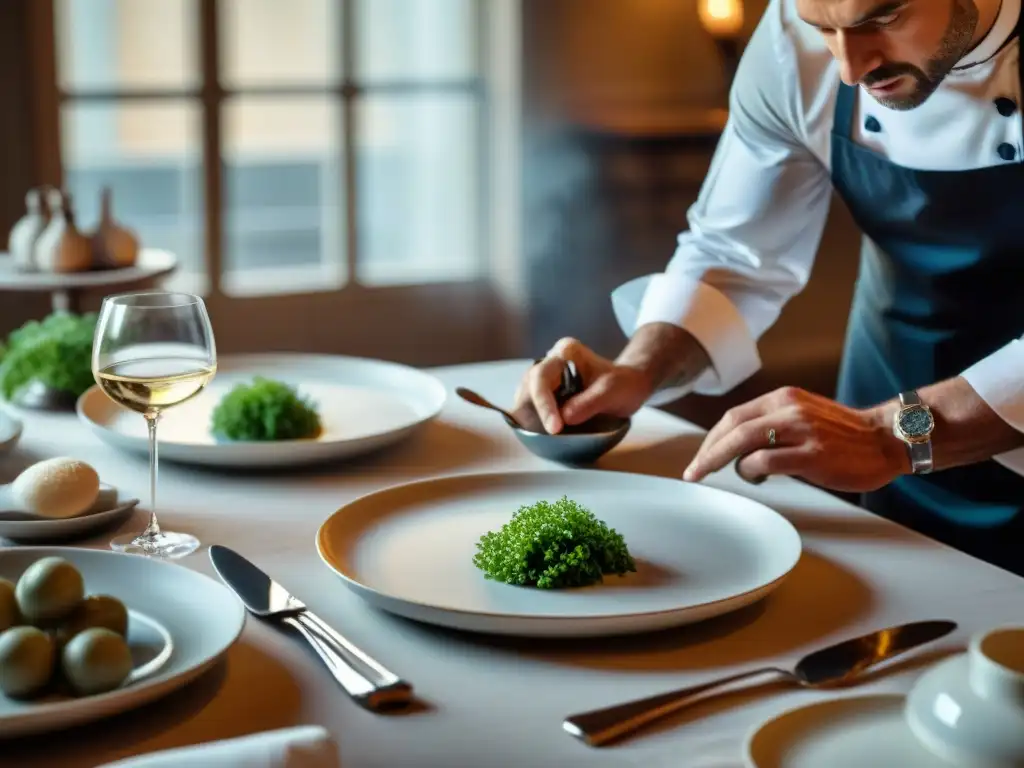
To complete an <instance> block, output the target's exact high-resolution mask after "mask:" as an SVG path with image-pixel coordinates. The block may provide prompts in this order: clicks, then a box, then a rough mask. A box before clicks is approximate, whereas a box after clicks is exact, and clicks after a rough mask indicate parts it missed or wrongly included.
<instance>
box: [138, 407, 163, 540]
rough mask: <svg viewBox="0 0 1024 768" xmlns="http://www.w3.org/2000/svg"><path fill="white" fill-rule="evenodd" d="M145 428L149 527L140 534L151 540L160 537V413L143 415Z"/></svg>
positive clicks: (153, 412) (154, 412)
mask: <svg viewBox="0 0 1024 768" xmlns="http://www.w3.org/2000/svg"><path fill="white" fill-rule="evenodd" d="M145 417H146V426H147V427H149V525H147V526H146V530H144V531H143V532H142V538H146V539H152V538H156V537H157V536H159V535H160V523H158V522H157V519H156V479H157V468H158V465H159V461H158V459H159V456H158V455H157V445H156V425H157V422H158V421H160V413H159V412H158V411H152V412H151V413H147V414H145Z"/></svg>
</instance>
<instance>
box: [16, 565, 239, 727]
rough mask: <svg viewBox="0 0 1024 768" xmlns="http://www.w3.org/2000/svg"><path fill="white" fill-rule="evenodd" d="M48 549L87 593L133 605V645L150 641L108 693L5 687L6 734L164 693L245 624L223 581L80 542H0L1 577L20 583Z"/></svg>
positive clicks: (81, 719)
mask: <svg viewBox="0 0 1024 768" xmlns="http://www.w3.org/2000/svg"><path fill="white" fill-rule="evenodd" d="M50 556H56V557H60V558H63V559H64V560H67V561H68V562H69V563H71V564H72V565H73V566H74V567H75V568H76V569H77V570H78V572H79V573H80V574H81V576H82V580H83V582H84V588H85V589H84V592H85V594H86V595H109V596H112V597H114V598H116V599H117V600H118V601H120V602H121V603H122V604H123V605H124V606H125V607H126V608H127V609H128V611H130V612H133V613H134V615H130V616H129V625H128V634H129V638H128V640H129V644H130V645H133V646H144V647H139V648H136V647H132V649H131V650H132V655H133V667H134V668H135V670H136V673H135V674H134V675H133V676H132V677H129V678H128V680H126V681H125V682H124V683H123V684H122V685H121V686H120V687H118V688H115V689H113V690H109V691H107V692H105V693H97V694H93V695H86V696H77V697H76V696H73V695H66V694H65V695H62V694H57V695H54V694H52V693H50V694H48V693H45V692H44V693H43V695H41V696H38V697H31V698H22V699H16V698H10V697H8V696H6V695H4V694H2V693H0V738H10V737H15V736H26V735H30V734H39V733H46V732H51V731H58V730H61V729H64V728H70V727H72V726H76V725H82V724H83V723H88V722H92V721H95V720H99V719H101V718H104V717H108V716H110V715H114V714H118V713H121V712H126V711H128V710H131V709H135V708H138V707H141V706H143V705H144V704H148V703H149V702H152V701H154V700H156V699H158V698H160V697H163V696H166V695H167V694H169V693H171V692H172V691H175V690H178V689H179V688H181V687H182V686H184V685H186V684H187V683H189V682H190V681H192V680H194V679H195V678H196V677H198V676H199V675H200V674H202V673H203V672H205V671H206V670H207V669H209V668H210V667H211V666H212V665H213V664H214V663H216V662H217V661H218V660H219V659H220V658H222V657H223V655H224V654H225V653H226V652H227V650H228V649H229V648H230V647H231V646H232V645H234V643H235V642H236V641H237V640H238V637H239V635H240V634H241V632H242V628H243V627H244V626H245V610H244V608H243V607H242V605H241V603H240V602H239V601H238V599H237V598H236V597H235V595H234V594H233V593H232V592H231V591H230V590H228V589H227V588H226V587H224V586H223V585H222V584H220V583H218V582H217V581H214V580H213V579H211V578H210V577H209V576H205V575H203V574H201V573H197V572H196V571H193V570H190V569H188V568H183V567H181V566H180V565H176V564H174V563H169V562H164V561H160V560H156V559H153V558H148V557H139V556H137V555H127V554H123V553H120V552H111V551H109V550H92V549H81V548H75V547H10V548H5V549H0V578H4V579H8V580H9V581H11V582H14V583H17V580H18V579H19V578H20V577H21V575H22V574H23V573H24V572H25V571H26V569H28V567H29V566H30V565H31V564H32V563H34V562H35V561H37V560H39V559H41V558H44V557H50ZM133 620H134V621H133ZM133 623H134V624H135V625H136V626H135V630H136V631H135V632H134V633H133ZM133 634H135V636H136V638H137V639H136V640H135V641H133V639H132V635H133ZM160 638H163V640H162V642H161V641H160ZM146 647H148V649H149V651H148V653H147V652H146V650H147V648H146ZM162 656H164V658H162ZM151 661H158V663H156V664H149V666H148V668H146V671H148V672H149V674H146V675H140V674H138V671H139V668H140V667H145V665H147V664H148V663H149V662H151Z"/></svg>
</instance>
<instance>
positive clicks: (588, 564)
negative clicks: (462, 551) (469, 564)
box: [473, 496, 636, 589]
mask: <svg viewBox="0 0 1024 768" xmlns="http://www.w3.org/2000/svg"><path fill="white" fill-rule="evenodd" d="M476 548H477V553H476V554H475V555H474V556H473V564H474V565H476V567H477V568H479V569H480V570H482V571H483V572H484V575H485V576H486V578H488V579H491V580H493V581H501V582H504V583H506V584H515V585H519V586H532V587H538V588H540V589H560V588H564V587H584V586H587V585H589V584H594V583H596V582H599V581H602V580H603V577H604V576H605V575H607V574H613V573H614V574H618V575H619V576H624V575H625V574H626V573H627V572H630V571H636V563H635V562H634V561H633V557H632V556H631V555H630V554H629V550H628V549H627V548H626V542H625V541H624V540H623V538H622V535H621V534H619V533H617V532H616V531H615V529H614V528H609V527H608V526H607V525H606V524H605V523H604V522H602V521H601V520H598V519H597V518H596V517H594V513H593V512H591V511H590V510H588V509H587V508H586V507H583V506H581V505H580V504H578V503H577V502H575V501H572V500H570V499H569V498H567V497H565V496H563V497H562V498H561V499H559V500H558V501H556V502H554V503H551V502H547V501H538V502H537V503H536V504H532V505H530V506H524V507H520V508H519V511H517V512H516V513H515V514H514V515H513V516H512V519H511V520H509V521H508V522H507V523H505V525H503V526H502V527H501V529H500V530H498V531H491V532H489V533H485V534H484V535H483V536H481V537H480V541H479V542H478V543H477V545H476Z"/></svg>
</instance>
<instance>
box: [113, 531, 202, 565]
mask: <svg viewBox="0 0 1024 768" xmlns="http://www.w3.org/2000/svg"><path fill="white" fill-rule="evenodd" d="M110 548H111V549H113V550H116V551H117V552H126V553H128V554H129V555H145V556H146V557H159V558H164V559H167V560H174V559H176V558H179V557H185V556H186V555H191V554H192V553H193V552H195V551H196V550H197V549H199V539H197V538H196V537H195V536H192V535H191V534H188V533H175V532H173V531H161V532H160V533H158V534H157V535H156V536H144V535H140V534H137V533H129V534H125V535H124V536H118V537H117V538H116V539H114V540H112V541H111V542H110Z"/></svg>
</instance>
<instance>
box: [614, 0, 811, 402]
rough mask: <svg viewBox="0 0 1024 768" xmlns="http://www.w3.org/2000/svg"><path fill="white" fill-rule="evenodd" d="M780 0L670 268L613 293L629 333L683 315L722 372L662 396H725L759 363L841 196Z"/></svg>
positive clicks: (741, 82)
mask: <svg viewBox="0 0 1024 768" xmlns="http://www.w3.org/2000/svg"><path fill="white" fill-rule="evenodd" d="M772 6H777V2H773V3H772V4H771V6H769V9H768V11H767V12H766V13H765V15H764V17H763V18H762V20H761V22H760V24H759V25H758V28H757V30H756V31H755V33H754V35H753V37H752V38H751V41H750V44H749V45H748V47H747V50H746V52H745V53H744V55H743V60H742V62H741V64H740V67H739V70H738V72H737V75H736V80H735V81H734V84H733V88H732V92H731V94H730V115H729V120H728V123H727V125H726V127H725V130H724V132H723V134H722V137H721V139H720V141H719V143H718V147H717V148H716V151H715V154H714V157H713V159H712V162H711V167H710V169H709V171H708V175H707V177H706V179H705V181H704V184H703V186H702V187H701V191H700V195H699V197H698V199H697V201H696V202H695V203H694V205H693V206H692V207H691V208H690V210H689V212H688V214H687V222H688V225H689V229H688V231H686V232H683V233H682V234H681V235H679V238H678V244H677V249H676V252H675V254H674V255H673V256H672V258H671V260H670V261H669V263H668V266H667V267H666V269H665V272H664V273H661V274H657V275H647V276H645V277H640V278H637V279H635V280H632V281H630V282H629V283H626V284H625V285H622V286H620V287H619V288H617V289H616V290H615V291H614V292H613V294H612V306H613V310H614V312H615V315H616V318H617V320H618V323H619V325H620V326H621V328H622V330H623V331H624V332H625V333H626V335H627V336H632V335H633V333H635V331H636V329H637V328H639V327H640V326H642V325H645V324H647V323H652V322H668V323H675V324H677V325H679V326H681V327H682V328H685V329H686V330H687V331H689V332H690V333H691V334H693V336H694V337H695V338H696V339H697V341H698V342H700V344H701V345H702V346H703V347H704V349H705V350H706V351H707V353H708V356H709V357H710V359H711V365H712V369H711V370H709V371H708V372H707V373H706V374H705V375H704V376H701V377H700V378H699V379H698V380H697V381H695V382H691V383H690V384H689V385H688V386H686V387H678V388H673V389H666V390H664V391H662V392H659V393H658V394H657V395H656V398H655V404H657V403H661V402H666V401H669V400H672V399H675V398H677V397H679V396H682V395H683V394H686V393H687V392H689V391H696V392H699V393H701V394H723V393H725V392H728V391H729V390H731V389H733V388H734V387H735V386H737V385H738V384H740V383H742V382H743V381H744V380H745V379H747V378H748V377H749V376H751V375H752V374H753V373H755V372H756V371H757V370H758V369H759V368H760V366H761V360H760V357H759V355H758V351H757V341H758V339H760V337H761V336H762V335H763V334H764V332H765V331H766V330H768V328H770V327H771V325H772V324H773V323H774V322H775V321H776V320H777V319H778V317H779V314H780V313H781V311H782V308H783V307H784V305H785V304H786V302H787V301H788V300H789V299H790V298H792V297H793V296H794V295H795V294H796V293H798V292H799V291H800V290H802V289H803V288H804V287H805V286H806V284H807V280H808V278H809V276H810V272H811V267H812V265H813V262H814V258H815V254H816V253H817V250H818V245H819V243H820V240H821V233H822V230H823V228H824V225H825V220H826V218H827V216H828V209H829V204H830V201H831V181H830V179H829V174H828V170H827V168H826V167H825V166H824V165H823V164H822V163H821V162H820V161H819V160H818V158H817V157H816V156H815V155H814V153H813V152H812V151H811V150H810V149H809V148H808V147H807V145H806V142H805V140H804V138H803V136H804V127H803V124H802V123H803V118H802V117H801V115H802V111H803V107H802V105H801V96H800V93H799V92H798V89H799V88H800V78H799V76H798V68H797V67H796V64H795V54H794V53H793V51H792V49H791V48H789V47H787V46H786V45H784V44H783V43H781V42H780V41H779V39H778V38H779V36H780V32H779V30H778V29H776V27H778V26H779V25H780V22H779V20H778V18H777V14H775V13H773V9H772Z"/></svg>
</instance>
